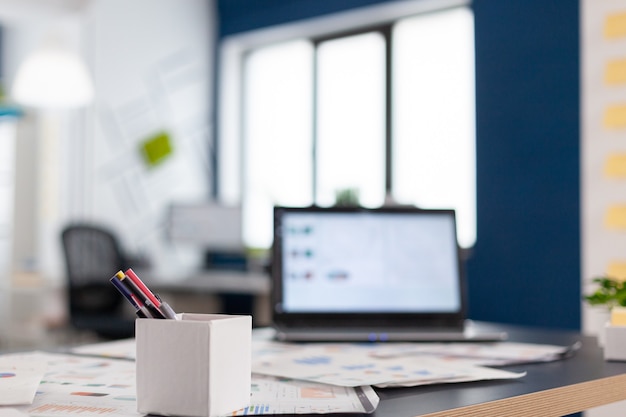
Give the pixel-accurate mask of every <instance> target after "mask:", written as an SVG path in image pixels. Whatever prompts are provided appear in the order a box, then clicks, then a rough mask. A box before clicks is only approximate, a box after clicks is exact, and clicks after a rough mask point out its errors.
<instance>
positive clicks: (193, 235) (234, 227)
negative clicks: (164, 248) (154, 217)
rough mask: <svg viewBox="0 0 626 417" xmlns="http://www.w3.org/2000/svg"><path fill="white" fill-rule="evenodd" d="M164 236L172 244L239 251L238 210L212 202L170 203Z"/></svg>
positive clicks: (241, 244)
mask: <svg viewBox="0 0 626 417" xmlns="http://www.w3.org/2000/svg"><path fill="white" fill-rule="evenodd" d="M167 236H168V238H169V239H170V240H171V241H172V242H174V243H181V244H189V245H194V246H197V247H198V248H202V249H206V250H212V251H224V252H242V251H243V250H244V244H243V238H242V232H241V207H240V206H228V205H222V204H219V203H215V202H201V203H173V204H172V205H171V206H170V209H169V214H168V219H167Z"/></svg>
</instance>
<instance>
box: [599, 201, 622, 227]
mask: <svg viewBox="0 0 626 417" xmlns="http://www.w3.org/2000/svg"><path fill="white" fill-rule="evenodd" d="M604 222H605V224H606V227H608V228H609V229H624V230H626V206H611V207H609V208H608V210H607V212H606V217H605V220H604Z"/></svg>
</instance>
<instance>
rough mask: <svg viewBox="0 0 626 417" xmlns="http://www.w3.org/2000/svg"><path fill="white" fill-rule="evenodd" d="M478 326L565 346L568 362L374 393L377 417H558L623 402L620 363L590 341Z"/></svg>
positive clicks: (625, 373) (625, 378) (625, 381)
mask: <svg viewBox="0 0 626 417" xmlns="http://www.w3.org/2000/svg"><path fill="white" fill-rule="evenodd" d="M481 325H483V326H485V327H488V328H491V329H493V330H495V329H504V330H506V331H508V332H509V335H510V340H511V341H520V342H531V343H548V344H558V345H569V344H573V343H575V342H576V341H577V340H580V341H582V348H581V350H580V351H578V352H577V353H576V354H575V355H574V356H573V357H571V358H568V359H564V360H561V361H557V362H549V363H539V364H529V365H518V366H511V367H507V368H505V369H507V370H512V371H516V372H520V371H526V372H527V375H526V376H524V377H523V378H521V379H516V380H510V381H483V382H469V383H461V384H449V385H433V386H426V387H415V388H396V389H382V390H377V392H378V394H379V396H380V398H381V402H380V405H379V406H378V409H377V410H376V412H375V413H374V414H373V415H374V416H377V417H383V416H384V417H391V416H394V417H415V416H420V417H443V416H445V417H461V416H462V417H474V416H475V417H479V416H480V417H489V416H498V417H502V416H506V417H521V416H525V417H539V416H540V417H559V416H564V415H567V414H571V413H576V412H580V411H584V410H587V409H590V408H593V407H596V406H600V405H605V404H609V403H612V402H616V401H620V400H626V362H607V361H605V360H604V358H603V356H602V350H601V349H600V348H599V347H598V345H597V342H596V339H595V338H593V337H584V336H581V335H579V334H577V333H574V332H564V331H549V330H536V329H526V328H522V327H515V326H497V325H485V324H483V323H481Z"/></svg>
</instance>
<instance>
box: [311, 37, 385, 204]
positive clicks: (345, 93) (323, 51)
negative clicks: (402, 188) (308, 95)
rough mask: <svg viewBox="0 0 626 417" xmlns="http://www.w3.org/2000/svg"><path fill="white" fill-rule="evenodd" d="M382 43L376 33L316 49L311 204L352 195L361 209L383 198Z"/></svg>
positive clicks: (330, 42)
mask: <svg viewBox="0 0 626 417" xmlns="http://www.w3.org/2000/svg"><path fill="white" fill-rule="evenodd" d="M384 63H385V43H384V39H383V37H382V36H381V35H380V34H379V33H368V34H364V35H358V36H352V37H347V38H341V39H337V40H332V41H327V42H324V43H322V44H320V46H319V48H318V104H317V112H318V113H317V114H318V124H317V128H318V131H317V136H318V139H317V166H316V168H317V195H316V199H317V204H319V205H322V206H328V205H332V204H334V203H335V196H336V193H337V191H339V190H342V189H356V190H357V192H358V195H359V200H360V203H361V204H362V205H364V206H380V205H381V204H382V203H383V201H384V195H385V181H384V177H385V136H384V133H385V132H384V128H385V123H384V120H385V119H384V117H385V65H384Z"/></svg>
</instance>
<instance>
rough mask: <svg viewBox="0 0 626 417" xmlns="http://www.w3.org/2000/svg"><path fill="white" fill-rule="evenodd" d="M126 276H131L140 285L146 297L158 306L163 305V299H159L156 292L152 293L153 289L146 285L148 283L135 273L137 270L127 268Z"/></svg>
mask: <svg viewBox="0 0 626 417" xmlns="http://www.w3.org/2000/svg"><path fill="white" fill-rule="evenodd" d="M126 276H128V278H130V279H131V281H133V282H134V283H135V285H136V286H137V287H139V289H140V290H141V291H142V292H143V293H144V294H145V295H146V297H148V299H149V300H150V301H151V302H152V304H154V306H155V307H156V308H159V307H161V301H159V299H158V298H156V297H155V296H154V294H152V291H150V289H149V288H148V287H147V286H146V284H144V283H143V282H142V281H141V280H140V279H139V277H138V276H137V274H135V272H134V271H133V270H132V269H130V268H128V269H127V270H126Z"/></svg>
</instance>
